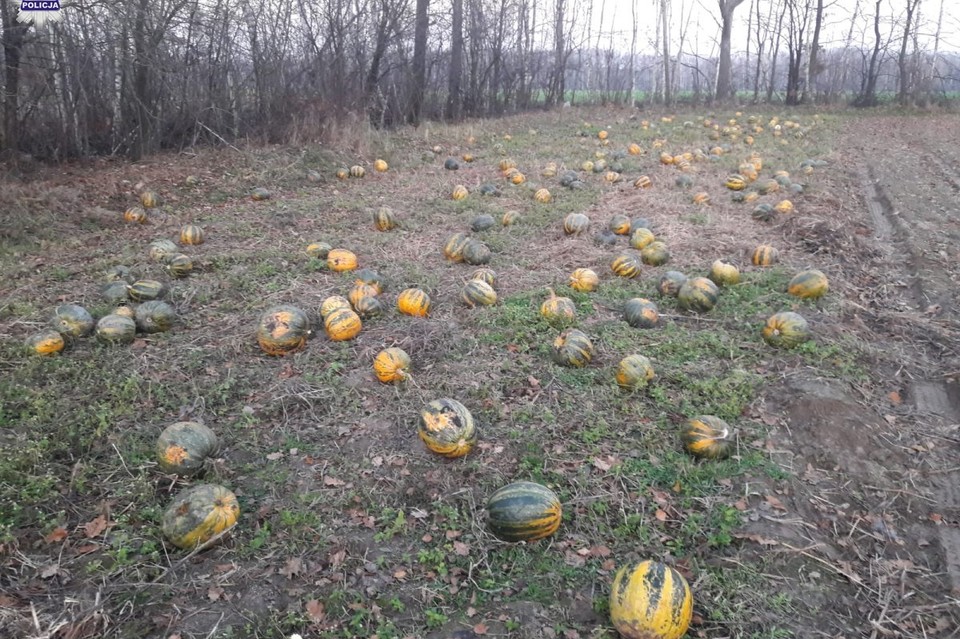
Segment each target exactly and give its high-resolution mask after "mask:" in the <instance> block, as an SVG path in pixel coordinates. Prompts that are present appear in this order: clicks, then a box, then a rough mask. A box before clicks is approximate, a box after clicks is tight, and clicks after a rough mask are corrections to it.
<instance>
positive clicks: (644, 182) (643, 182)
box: [633, 175, 653, 189]
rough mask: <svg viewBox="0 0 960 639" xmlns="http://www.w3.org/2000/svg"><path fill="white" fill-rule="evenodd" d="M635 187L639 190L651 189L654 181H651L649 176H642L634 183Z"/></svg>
mask: <svg viewBox="0 0 960 639" xmlns="http://www.w3.org/2000/svg"><path fill="white" fill-rule="evenodd" d="M633 186H635V187H636V188H638V189H649V188H650V187H651V186H653V181H652V180H651V179H650V177H649V176H646V175H641V176H640V177H638V178H637V179H636V181H635V182H634V183H633Z"/></svg>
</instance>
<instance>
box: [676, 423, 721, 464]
mask: <svg viewBox="0 0 960 639" xmlns="http://www.w3.org/2000/svg"><path fill="white" fill-rule="evenodd" d="M680 441H681V442H682V443H683V447H684V449H686V451H687V452H688V453H690V454H691V455H693V456H694V457H700V458H702V459H724V458H726V457H729V456H730V453H732V452H733V443H734V440H733V429H732V428H730V426H729V425H728V424H727V422H725V421H723V420H722V419H720V418H719V417H714V416H712V415H701V416H699V417H694V418H692V419H688V420H687V421H686V422H684V424H683V426H682V427H681V429H680Z"/></svg>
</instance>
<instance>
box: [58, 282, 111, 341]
mask: <svg viewBox="0 0 960 639" xmlns="http://www.w3.org/2000/svg"><path fill="white" fill-rule="evenodd" d="M118 284H119V285H121V286H123V287H124V292H126V284H123V283H118ZM94 324H95V323H94V321H93V316H92V315H90V313H89V312H87V309H85V308H83V307H82V306H79V305H77V304H61V305H60V306H58V307H57V308H56V309H55V310H54V311H53V317H51V318H50V326H51V327H52V328H53V330H55V331H57V332H58V333H60V334H62V335H65V336H66V337H86V336H87V335H89V334H90V333H92V332H93V327H94Z"/></svg>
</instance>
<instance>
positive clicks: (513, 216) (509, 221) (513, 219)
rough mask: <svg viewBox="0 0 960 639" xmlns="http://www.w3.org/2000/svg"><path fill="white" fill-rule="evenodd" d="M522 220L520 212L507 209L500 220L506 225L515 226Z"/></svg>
mask: <svg viewBox="0 0 960 639" xmlns="http://www.w3.org/2000/svg"><path fill="white" fill-rule="evenodd" d="M519 221H520V214H519V213H518V212H517V211H506V212H505V213H504V214H503V218H502V219H501V220H500V222H501V224H503V225H504V226H513V225H514V224H516V223H517V222H519Z"/></svg>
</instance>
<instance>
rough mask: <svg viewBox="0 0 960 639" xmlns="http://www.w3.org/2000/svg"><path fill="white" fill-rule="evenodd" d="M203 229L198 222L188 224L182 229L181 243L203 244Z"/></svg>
mask: <svg viewBox="0 0 960 639" xmlns="http://www.w3.org/2000/svg"><path fill="white" fill-rule="evenodd" d="M203 241H204V236H203V229H202V228H200V227H199V226H197V225H196V224H187V225H186V226H184V227H183V228H182V229H180V243H181V244H203Z"/></svg>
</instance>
